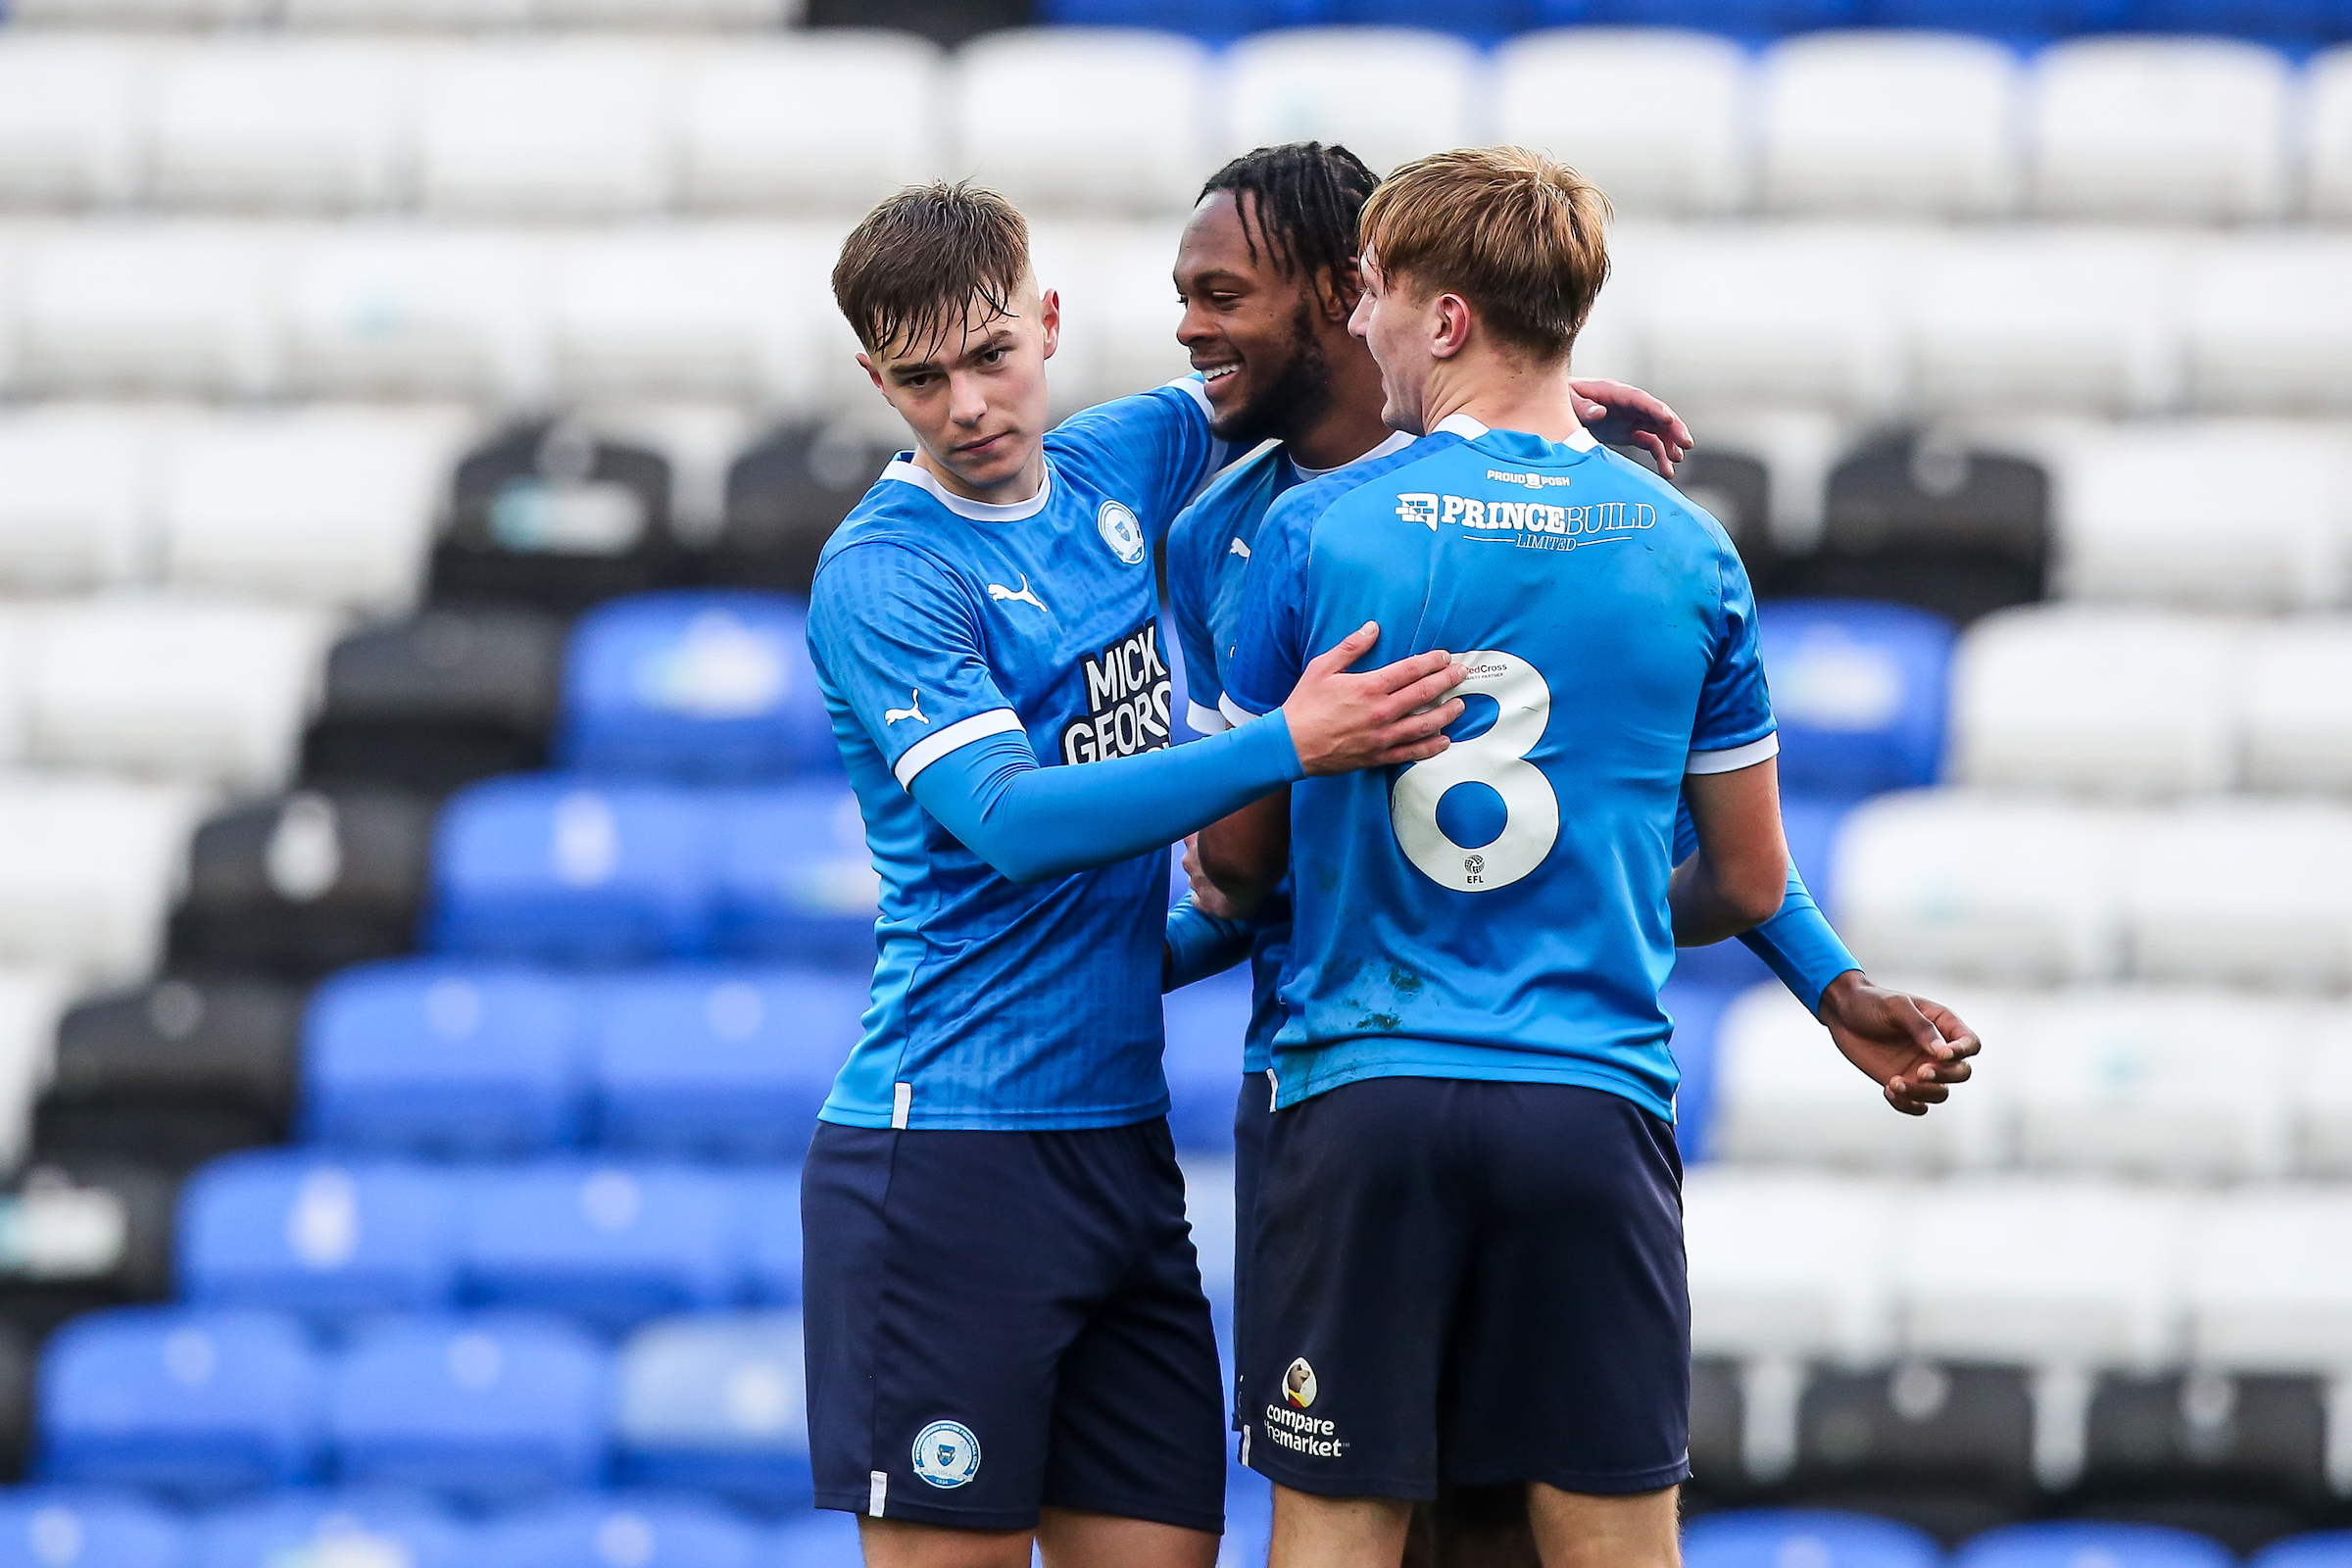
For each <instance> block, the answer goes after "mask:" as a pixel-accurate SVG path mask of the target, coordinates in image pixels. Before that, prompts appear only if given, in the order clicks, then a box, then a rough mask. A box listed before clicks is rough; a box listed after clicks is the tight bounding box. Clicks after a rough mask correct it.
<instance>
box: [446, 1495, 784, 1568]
mask: <svg viewBox="0 0 2352 1568" xmlns="http://www.w3.org/2000/svg"><path fill="white" fill-rule="evenodd" d="M760 1534H761V1533H760V1531H759V1530H758V1529H756V1528H755V1527H754V1526H752V1525H751V1524H749V1523H747V1522H746V1521H744V1520H743V1519H741V1518H739V1517H737V1516H736V1515H734V1514H732V1513H730V1512H728V1511H727V1510H726V1509H724V1508H721V1507H718V1506H716V1505H714V1504H711V1503H708V1502H703V1501H699V1500H697V1499H693V1498H687V1497H654V1496H648V1497H630V1496H596V1495H590V1496H585V1497H570V1498H566V1499H565V1500H564V1501H562V1502H558V1503H554V1504H551V1505H549V1506H547V1507H545V1508H535V1509H533V1510H531V1511H530V1512H529V1513H526V1514H522V1515H519V1516H517V1517H515V1518H512V1519H503V1520H500V1521H499V1522H498V1523H496V1524H494V1525H492V1526H490V1527H489V1528H488V1529H487V1530H485V1531H484V1532H483V1534H482V1541H481V1544H480V1546H479V1548H478V1549H477V1552H476V1554H475V1556H474V1559H473V1561H474V1564H475V1565H476V1568H768V1560H767V1554H766V1552H765V1550H764V1547H765V1545H766V1543H765V1542H763V1541H762V1540H761V1539H760Z"/></svg>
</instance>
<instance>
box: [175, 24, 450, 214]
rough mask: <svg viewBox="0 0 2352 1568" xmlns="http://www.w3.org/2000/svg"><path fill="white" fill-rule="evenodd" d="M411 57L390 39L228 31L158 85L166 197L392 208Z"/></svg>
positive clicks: (195, 202)
mask: <svg viewBox="0 0 2352 1568" xmlns="http://www.w3.org/2000/svg"><path fill="white" fill-rule="evenodd" d="M411 65H412V62H411V60H410V59H409V58H408V57H407V55H406V54H405V52H404V51H401V50H398V49H395V48H388V47H386V46H385V45H384V44H383V43H382V42H380V41H370V42H368V43H360V44H354V43H349V42H344V41H341V40H318V39H308V38H282V37H274V38H273V37H270V35H268V34H261V35H258V36H251V37H247V38H239V39H235V40H233V41H232V40H228V39H221V40H217V41H213V42H209V43H207V44H206V45H205V46H204V47H202V48H199V49H193V50H188V51H186V52H184V53H181V54H179V55H176V56H174V57H173V58H172V62H171V64H170V66H169V68H168V69H166V70H165V71H164V72H163V73H161V80H160V81H159V82H158V83H157V85H156V88H155V102H154V108H153V111H152V113H153V115H154V137H155V150H154V155H153V156H154V172H153V175H152V183H153V186H154V191H155V195H156V197H157V199H159V200H160V201H162V202H165V203H168V204H171V205H173V206H179V207H207V206H222V207H247V208H262V209H275V210H289V209H291V210H304V209H319V208H325V209H330V210H342V209H346V208H352V207H373V206H381V205H383V204H385V202H386V201H387V200H388V199H389V198H390V197H391V195H392V194H393V189H394V181H395V179H396V177H397V172H398V169H399V158H400V155H401V153H402V152H403V150H404V149H403V148H402V145H401V140H402V137H401V132H402V126H401V124H400V120H399V110H400V104H401V95H402V91H403V89H404V87H406V86H407V85H408V81H407V78H408V76H409V74H410V67H411Z"/></svg>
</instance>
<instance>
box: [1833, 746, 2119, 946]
mask: <svg viewBox="0 0 2352 1568" xmlns="http://www.w3.org/2000/svg"><path fill="white" fill-rule="evenodd" d="M2133 819H2134V818H2133V817H2132V815H2131V813H2128V812H2120V811H2117V810H2115V809H2099V808H2096V807H2090V806H2064V805H2058V804H2055V803H2051V802H2045V801H2034V800H2019V799H2014V798H2005V797H2000V796H1988V795H1979V794H1975V793H1972V792H1967V791H1958V790H1952V791H1939V790H1922V791H1916V792H1912V793H1908V794H1900V795H1887V796H1881V797H1879V798H1878V799H1876V800H1873V801H1867V802H1865V803H1863V804H1862V805H1861V806H1859V807H1857V808H1856V809H1854V811H1853V812H1852V814H1851V815H1849V816H1847V817H1846V819H1845V821H1844V823H1843V825H1842V826H1841V827H1840V829H1839V831H1838V841H1837V844H1836V847H1835V850H1834V852H1833V854H1834V863H1833V866H1832V870H1831V874H1830V886H1831V887H1832V888H1834V889H1835V890H1836V895H1835V896H1836V901H1837V907H1836V911H1835V912H1836V914H1837V918H1838V929H1839V930H1840V931H1841V932H1843V934H1844V935H1845V938H1846V940H1847V941H1848V942H1850V943H1851V944H1852V945H1853V948H1854V951H1855V952H1856V954H1857V955H1859V956H1860V957H1861V958H1862V961H1863V962H1864V963H1866V964H1868V965H1869V966H1870V967H1871V968H1873V969H1895V968H1899V969H1905V970H1909V971H1913V972H1916V973H1921V974H1928V975H1959V976H1964V977H1971V978H1980V979H1985V980H1996V981H2019V982H2035V983H2048V982H2054V981H2064V980H2103V979H2106V978H2109V977H2110V976H2112V975H2114V974H2116V973H2117V972H2118V970H2119V966H2120V965H2121V963H2122V959H2123V925H2122V912H2121V907H2120V904H2119V897H2118V888H2117V886H2116V874H2117V873H2116V866H2115V857H2116V855H2117V853H2118V850H2119V848H2120V845H2119V837H2120V835H2121V834H2122V833H2123V832H2124V831H2125V830H2126V828H2127V826H2128V824H2130V823H2131V821H2132V820H2133Z"/></svg>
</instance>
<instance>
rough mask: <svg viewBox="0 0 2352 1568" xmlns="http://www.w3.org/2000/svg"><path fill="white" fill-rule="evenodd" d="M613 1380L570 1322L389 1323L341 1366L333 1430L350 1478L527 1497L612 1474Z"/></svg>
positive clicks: (332, 1401)
mask: <svg viewBox="0 0 2352 1568" xmlns="http://www.w3.org/2000/svg"><path fill="white" fill-rule="evenodd" d="M609 1384H610V1376H609V1369H608V1366H607V1358H606V1355H605V1352H604V1351H603V1350H602V1349H601V1348H598V1347H597V1345H596V1344H595V1343H594V1342H593V1341H592V1340H590V1339H589V1338H588V1337H587V1335H585V1334H584V1333H582V1332H581V1331H580V1330H579V1329H577V1328H574V1327H572V1326H571V1325H570V1324H567V1323H563V1322H558V1321H554V1320H550V1319H545V1318H536V1317H531V1316H527V1315H523V1314H514V1313H485V1314H478V1315H473V1316H466V1317H424V1318H416V1319H411V1320H407V1321H395V1322H388V1323H385V1324H382V1325H380V1326H378V1327H376V1328H373V1329H369V1330H368V1331H366V1332H364V1333H362V1334H361V1335H359V1336H358V1337H357V1338H356V1339H355V1341H354V1342H353V1345H352V1348H350V1350H348V1351H347V1352H346V1353H345V1354H344V1357H343V1359H342V1361H341V1362H340V1363H339V1364H338V1365H337V1366H336V1367H335V1368H334V1372H333V1378H332V1385H333V1386H332V1391H331V1393H330V1394H329V1397H328V1415H327V1427H328V1436H329V1438H330V1440H331V1442H332V1443H333V1445H334V1449H335V1457H336V1463H337V1466H338V1473H339V1474H340V1475H341V1476H342V1477H343V1479H344V1480H345V1481H346V1482H347V1483H352V1484H356V1485H361V1486H393V1487H424V1488H429V1489H431V1490H433V1491H436V1492H440V1493H443V1494H445V1495H449V1496H452V1497H457V1498H463V1499H465V1500H466V1501H468V1502H473V1503H480V1504H492V1503H510V1504H511V1503H516V1502H522V1501H526V1500H530V1499H532V1498H535V1497H538V1496H542V1495H546V1494H548V1493H551V1492H555V1491H558V1490H560V1489H563V1488H566V1487H582V1486H590V1485H593V1484H595V1483H596V1481H597V1480H598V1479H599V1478H600V1477H601V1476H602V1475H603V1472H604V1468H605V1420H606V1411H607V1405H608V1402H609V1399H610V1397H611V1396H610V1393H609Z"/></svg>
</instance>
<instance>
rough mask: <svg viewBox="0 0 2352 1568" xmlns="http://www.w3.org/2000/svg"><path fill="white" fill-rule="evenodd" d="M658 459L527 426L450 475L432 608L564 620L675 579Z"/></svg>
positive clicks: (576, 432)
mask: <svg viewBox="0 0 2352 1568" xmlns="http://www.w3.org/2000/svg"><path fill="white" fill-rule="evenodd" d="M670 502H671V476H670V466H669V460H668V459H666V458H664V457H663V456H662V454H661V453H659V452H656V451H653V450H652V449H651V448H649V447H646V446H643V445H640V444H637V443H634V442H626V441H618V440H613V439H609V438H607V437H605V436H604V435H602V434H600V433H599V432H598V431H596V430H595V429H593V428H592V427H590V426H589V425H588V424H586V423H584V422H582V421H580V420H577V419H559V420H549V419H526V420H522V421H520V422H518V423H515V424H512V425H509V426H508V427H507V428H506V429H504V430H502V431H500V432H499V433H498V434H497V435H495V436H493V437H492V438H490V439H489V440H487V441H485V442H484V443H483V444H482V445H480V446H478V447H476V448H475V449H474V450H473V451H472V452H471V453H470V454H468V455H467V457H466V460H465V461H464V462H463V463H461V464H460V465H459V466H458V476H457V493H456V496H455V498H454V500H453V501H452V503H451V516H450V524H449V530H448V532H447V534H446V535H445V536H444V537H443V539H442V541H441V544H440V547H439V548H438V550H436V552H435V553H434V558H433V579H432V590H433V595H434V597H435V598H436V599H455V600H505V601H509V602H513V603H519V604H524V605H533V606H538V607H540V608H543V609H547V610H552V611H555V612H557V613H561V614H571V613H576V612H578V611H580V610H582V609H584V608H585V607H587V606H589V605H591V604H594V603H596V602H597V601H598V600H601V599H610V598H612V597H613V596H614V595H615V594H624V593H639V592H642V591H644V590H645V589H648V588H661V587H666V586H667V585H668V584H669V583H670V581H671V580H672V579H673V578H674V577H675V576H676V575H677V572H678V569H679V566H680V560H679V555H678V542H677V538H676V536H675V534H674V533H673V532H672V531H671V526H670Z"/></svg>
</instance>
